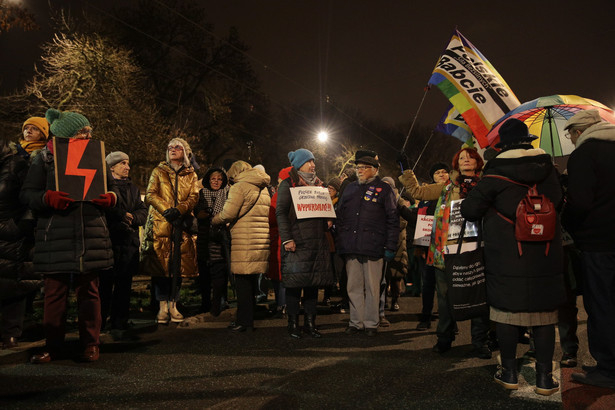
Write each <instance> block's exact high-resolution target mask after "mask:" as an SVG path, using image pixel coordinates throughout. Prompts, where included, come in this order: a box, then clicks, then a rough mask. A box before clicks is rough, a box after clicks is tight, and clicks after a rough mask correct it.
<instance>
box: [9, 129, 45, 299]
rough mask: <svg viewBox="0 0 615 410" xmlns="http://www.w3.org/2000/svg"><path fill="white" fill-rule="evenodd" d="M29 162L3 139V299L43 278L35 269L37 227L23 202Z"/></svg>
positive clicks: (36, 285) (33, 287)
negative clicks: (22, 188) (33, 254)
mask: <svg viewBox="0 0 615 410" xmlns="http://www.w3.org/2000/svg"><path fill="white" fill-rule="evenodd" d="M27 172H28V164H27V162H26V160H25V159H23V158H22V157H21V156H20V155H19V154H18V153H17V151H16V150H15V149H14V148H12V147H9V145H8V143H6V142H5V141H0V299H4V298H8V297H13V296H20V295H24V294H26V293H28V292H30V291H32V290H35V289H37V288H39V287H40V286H41V285H42V281H41V280H40V278H39V277H37V275H35V274H34V273H33V271H32V262H31V261H32V258H31V251H32V245H33V237H32V235H33V226H32V225H31V224H29V223H28V221H27V220H26V218H28V215H29V214H30V212H28V209H27V208H26V207H25V206H24V205H22V204H21V203H20V202H19V190H20V189H21V186H22V184H23V181H24V179H25V178H26V173H27Z"/></svg>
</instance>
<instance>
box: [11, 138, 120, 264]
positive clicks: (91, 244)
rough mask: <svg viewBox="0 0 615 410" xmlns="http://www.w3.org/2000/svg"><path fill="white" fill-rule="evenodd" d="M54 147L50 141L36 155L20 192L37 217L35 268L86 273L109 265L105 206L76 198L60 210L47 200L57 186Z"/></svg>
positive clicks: (111, 255) (109, 247)
mask: <svg viewBox="0 0 615 410" xmlns="http://www.w3.org/2000/svg"><path fill="white" fill-rule="evenodd" d="M52 147H53V146H52V145H51V144H48V146H47V147H46V148H43V149H42V150H41V151H40V152H39V153H38V155H36V157H34V159H33V160H32V164H31V165H30V169H29V170H28V175H27V177H26V180H25V182H24V184H23V187H22V190H21V193H20V196H19V198H20V200H21V202H22V203H25V204H26V205H27V206H28V207H29V208H30V209H31V210H32V211H33V212H34V214H35V215H34V216H35V217H36V218H37V227H36V234H35V247H34V270H35V271H36V272H39V273H44V274H55V273H73V274H83V273H94V272H99V271H101V270H106V269H110V268H111V267H112V266H113V251H112V247H111V239H110V237H109V229H108V228H107V220H106V217H105V212H104V210H103V208H101V207H99V206H98V205H95V204H94V203H92V202H81V201H75V202H72V203H71V204H70V205H69V206H68V208H67V209H65V210H62V211H59V210H56V209H54V208H52V207H50V206H49V205H47V204H46V203H45V193H46V191H47V190H51V191H55V190H56V183H55V166H54V161H53V153H52V151H51V149H50V148H52ZM107 176H108V178H107V186H111V180H110V177H109V175H107Z"/></svg>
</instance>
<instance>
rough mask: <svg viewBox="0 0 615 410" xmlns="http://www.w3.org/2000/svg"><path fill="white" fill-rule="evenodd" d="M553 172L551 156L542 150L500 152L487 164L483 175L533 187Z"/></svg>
mask: <svg viewBox="0 0 615 410" xmlns="http://www.w3.org/2000/svg"><path fill="white" fill-rule="evenodd" d="M552 170H553V162H552V160H551V156H550V155H549V154H547V153H545V151H544V150H543V149H542V148H532V149H511V150H507V151H502V152H501V153H500V154H498V156H497V157H495V158H494V159H492V160H491V161H489V162H487V165H486V166H485V169H484V175H488V174H498V175H502V176H505V177H508V178H510V179H512V180H515V181H518V182H521V183H524V184H527V185H533V184H537V183H539V182H542V181H544V180H545V179H546V178H547V177H548V176H549V175H550V174H551V172H552Z"/></svg>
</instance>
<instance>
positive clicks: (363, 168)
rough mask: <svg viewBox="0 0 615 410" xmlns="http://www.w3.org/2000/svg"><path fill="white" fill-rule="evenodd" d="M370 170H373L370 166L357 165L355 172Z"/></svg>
mask: <svg viewBox="0 0 615 410" xmlns="http://www.w3.org/2000/svg"><path fill="white" fill-rule="evenodd" d="M370 168H373V167H372V166H371V165H357V171H364V170H366V169H370Z"/></svg>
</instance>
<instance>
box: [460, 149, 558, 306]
mask: <svg viewBox="0 0 615 410" xmlns="http://www.w3.org/2000/svg"><path fill="white" fill-rule="evenodd" d="M486 175H501V176H504V177H507V178H510V179H512V180H514V181H517V182H520V183H523V184H526V185H530V186H531V185H534V184H537V188H538V192H539V193H540V194H544V195H546V196H547V197H548V198H549V199H550V200H551V201H552V202H553V204H554V205H555V207H556V209H558V210H559V209H560V207H561V204H562V189H561V187H560V184H559V177H558V173H557V171H556V170H555V167H553V164H552V162H551V157H550V156H549V155H547V154H545V152H544V151H543V150H542V149H540V148H537V149H528V150H525V149H512V150H509V151H504V152H502V153H500V154H499V155H498V156H497V157H496V158H494V159H492V160H491V161H489V162H488V163H487V166H486V167H485V170H484V174H483V178H482V179H481V180H480V181H479V183H478V185H477V186H476V187H475V188H474V189H472V191H470V193H469V194H468V197H467V198H466V199H465V200H464V201H463V203H462V204H461V214H462V215H463V217H464V218H466V219H467V220H469V221H478V220H480V219H481V218H482V220H483V241H484V243H485V251H484V256H485V274H486V283H487V298H488V301H489V304H490V305H491V306H494V307H496V308H498V309H500V310H505V311H509V312H545V311H553V310H555V309H557V307H558V306H560V305H561V304H562V303H563V302H564V301H565V291H564V277H563V266H562V263H563V249H562V238H561V229H560V227H559V223H558V224H557V229H556V235H555V238H554V239H553V241H552V242H551V244H550V249H549V252H548V255H545V251H546V248H547V247H546V243H545V242H522V244H521V246H522V255H519V251H518V246H517V240H516V238H515V233H514V231H515V227H514V225H513V224H512V223H510V222H509V221H506V220H505V219H504V218H502V217H501V216H500V215H498V212H499V213H501V214H502V215H504V216H505V217H506V218H508V219H510V220H512V221H514V220H515V219H516V218H515V215H516V210H517V205H518V204H519V202H520V201H521V200H522V199H523V197H524V196H525V195H526V194H527V190H528V189H527V188H526V187H524V186H520V185H517V184H514V183H512V182H508V181H504V180H501V179H496V178H489V177H486ZM558 220H559V218H558Z"/></svg>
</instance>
